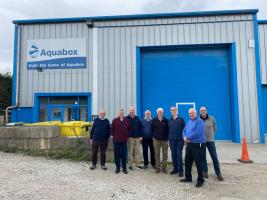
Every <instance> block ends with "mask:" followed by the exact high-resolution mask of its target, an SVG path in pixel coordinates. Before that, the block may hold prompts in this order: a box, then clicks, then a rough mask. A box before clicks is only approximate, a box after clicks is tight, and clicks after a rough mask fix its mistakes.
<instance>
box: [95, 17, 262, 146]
mask: <svg viewBox="0 0 267 200" xmlns="http://www.w3.org/2000/svg"><path fill="white" fill-rule="evenodd" d="M155 24H157V25H155ZM95 25H96V26H98V58H99V59H98V73H99V81H98V91H99V96H98V99H99V102H98V103H99V107H104V108H107V111H108V113H109V115H110V116H112V117H113V116H115V114H116V112H117V110H118V109H119V108H120V107H122V108H125V109H127V108H128V107H129V106H130V105H136V46H154V45H183V44H214V43H232V42H235V43H236V51H237V52H236V53H237V54H236V58H237V68H238V69H237V73H238V77H237V79H238V91H239V92H238V99H239V111H240V115H239V117H240V131H241V137H242V136H243V135H246V136H247V137H248V140H249V141H255V140H259V135H260V134H259V124H258V121H259V120H258V103H257V87H256V68H255V49H254V48H249V47H248V40H249V39H253V38H254V31H253V16H252V15H235V16H210V17H209V16H207V17H186V18H174V19H173V18H169V19H151V20H124V21H111V22H102V23H101V22H98V23H96V24H95Z"/></svg>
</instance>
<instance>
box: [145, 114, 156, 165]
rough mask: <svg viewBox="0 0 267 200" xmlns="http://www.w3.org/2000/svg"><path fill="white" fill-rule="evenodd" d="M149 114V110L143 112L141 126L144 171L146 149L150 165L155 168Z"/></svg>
mask: <svg viewBox="0 0 267 200" xmlns="http://www.w3.org/2000/svg"><path fill="white" fill-rule="evenodd" d="M151 124H152V118H151V112H150V110H147V111H145V118H144V119H142V125H143V140H142V147H143V157H144V169H146V168H147V167H148V164H149V162H148V148H149V150H150V164H151V165H152V167H153V168H155V150H154V146H153V136H152V131H151Z"/></svg>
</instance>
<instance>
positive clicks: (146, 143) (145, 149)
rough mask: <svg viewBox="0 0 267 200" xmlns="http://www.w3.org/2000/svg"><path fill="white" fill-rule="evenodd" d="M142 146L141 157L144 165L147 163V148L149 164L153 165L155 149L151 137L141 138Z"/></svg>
mask: <svg viewBox="0 0 267 200" xmlns="http://www.w3.org/2000/svg"><path fill="white" fill-rule="evenodd" d="M142 147H143V158H144V165H148V164H149V162H148V148H149V150H150V164H151V165H152V166H155V150H154V146H153V139H152V138H151V139H146V138H143V140H142Z"/></svg>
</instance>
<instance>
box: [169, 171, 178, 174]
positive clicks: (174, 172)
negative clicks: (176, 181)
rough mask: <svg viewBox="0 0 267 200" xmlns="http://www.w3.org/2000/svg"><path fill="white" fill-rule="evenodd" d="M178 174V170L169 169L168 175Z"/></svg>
mask: <svg viewBox="0 0 267 200" xmlns="http://www.w3.org/2000/svg"><path fill="white" fill-rule="evenodd" d="M174 174H178V171H171V172H170V175H174Z"/></svg>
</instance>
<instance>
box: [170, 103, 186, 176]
mask: <svg viewBox="0 0 267 200" xmlns="http://www.w3.org/2000/svg"><path fill="white" fill-rule="evenodd" d="M170 111H171V117H170V119H169V122H168V126H169V145H170V149H171V155H172V165H173V170H172V172H171V173H170V174H171V175H173V174H178V173H179V177H182V176H183V171H184V170H183V158H182V155H183V147H184V140H183V129H184V127H185V122H184V119H183V118H182V117H180V116H179V115H178V110H177V108H176V107H175V106H172V107H171V108H170Z"/></svg>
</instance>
